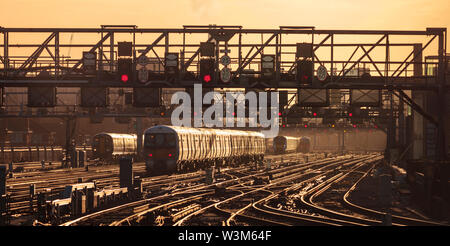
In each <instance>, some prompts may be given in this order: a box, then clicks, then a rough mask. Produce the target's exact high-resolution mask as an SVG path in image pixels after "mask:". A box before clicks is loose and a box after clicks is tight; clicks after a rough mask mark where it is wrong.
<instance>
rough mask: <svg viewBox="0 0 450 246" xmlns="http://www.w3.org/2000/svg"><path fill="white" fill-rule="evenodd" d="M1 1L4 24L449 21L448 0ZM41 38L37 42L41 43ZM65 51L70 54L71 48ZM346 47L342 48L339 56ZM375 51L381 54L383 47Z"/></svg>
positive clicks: (383, 24)
mask: <svg viewBox="0 0 450 246" xmlns="http://www.w3.org/2000/svg"><path fill="white" fill-rule="evenodd" d="M0 1H1V10H2V11H1V15H0V26H3V27H86V28H87V27H89V28H97V27H100V25H137V26H138V27H139V28H182V26H183V25H208V24H217V25H240V26H243V28H264V29H272V28H273V29H278V28H279V26H315V27H316V29H353V30H354V29H368V30H425V29H426V28H427V27H444V28H448V27H449V26H450V25H449V24H450V4H449V1H448V0H432V1H430V0H377V1H367V0H164V1H162V0H127V1H119V0H109V1H107V0H0ZM47 36H48V34H46V35H45V37H47ZM45 37H44V36H43V37H40V38H38V41H39V42H42V41H43V40H44V39H45ZM27 38H28V37H24V38H22V37H20V40H19V41H15V40H14V42H26V41H27ZM67 38H68V37H66V39H67ZM77 38H78V39H80V37H79V36H78V37H76V38H75V39H77ZM18 39H19V38H18ZM377 39H378V37H376V38H375V40H373V42H372V43H374V42H376V40H377ZM96 40H97V41H98V39H96ZM319 40H321V39H319ZM34 41H35V40H34ZM77 41H79V40H74V41H73V42H74V43H76V42H77ZM435 42H436V41H435ZM423 43H426V41H424V42H423ZM65 52H66V53H67V54H68V53H70V52H72V54H73V51H65ZM349 52H350V53H351V51H345V52H342V54H343V57H344V56H345V55H346V54H348V53H349ZM402 52H403V51H402ZM409 52H410V51H404V52H403V53H404V54H407V53H409ZM379 54H380V56H381V55H382V52H379ZM402 56H403V54H402ZM399 59H400V58H399Z"/></svg>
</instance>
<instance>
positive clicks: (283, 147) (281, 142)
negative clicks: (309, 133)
mask: <svg viewBox="0 0 450 246" xmlns="http://www.w3.org/2000/svg"><path fill="white" fill-rule="evenodd" d="M273 151H274V153H275V154H285V153H293V152H301V153H308V152H310V151H311V139H310V138H309V137H290V136H277V137H275V138H274V139H273Z"/></svg>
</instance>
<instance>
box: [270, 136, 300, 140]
mask: <svg viewBox="0 0 450 246" xmlns="http://www.w3.org/2000/svg"><path fill="white" fill-rule="evenodd" d="M275 138H286V140H292V139H297V140H298V139H300V138H299V137H291V136H276V137H275Z"/></svg>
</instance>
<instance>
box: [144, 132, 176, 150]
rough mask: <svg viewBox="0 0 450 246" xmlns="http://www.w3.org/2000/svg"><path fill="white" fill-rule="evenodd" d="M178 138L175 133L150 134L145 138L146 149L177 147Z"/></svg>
mask: <svg viewBox="0 0 450 246" xmlns="http://www.w3.org/2000/svg"><path fill="white" fill-rule="evenodd" d="M175 146H176V136H175V134H173V133H149V134H147V135H146V136H145V147H150V148H161V147H175Z"/></svg>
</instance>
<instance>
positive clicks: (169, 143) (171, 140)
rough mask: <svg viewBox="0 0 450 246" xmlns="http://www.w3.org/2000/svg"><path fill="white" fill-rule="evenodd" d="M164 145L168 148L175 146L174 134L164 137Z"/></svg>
mask: <svg viewBox="0 0 450 246" xmlns="http://www.w3.org/2000/svg"><path fill="white" fill-rule="evenodd" d="M166 143H167V146H169V147H174V146H176V137H175V135H174V134H167V135H166Z"/></svg>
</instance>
